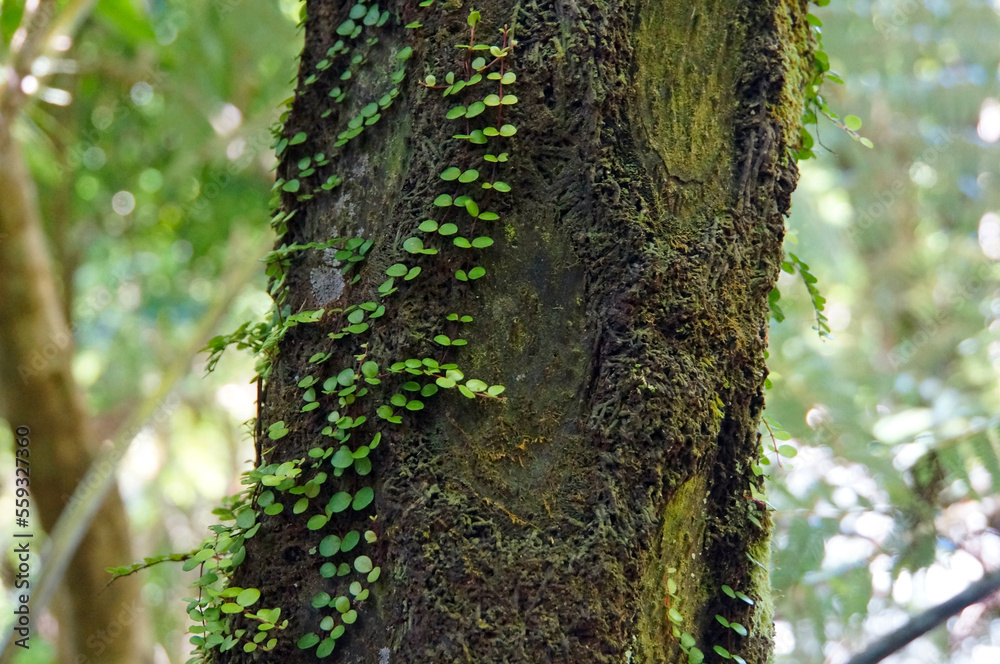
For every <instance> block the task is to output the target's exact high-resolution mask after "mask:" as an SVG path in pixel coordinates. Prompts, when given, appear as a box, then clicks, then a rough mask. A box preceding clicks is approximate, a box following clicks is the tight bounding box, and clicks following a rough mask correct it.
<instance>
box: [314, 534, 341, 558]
mask: <svg viewBox="0 0 1000 664" xmlns="http://www.w3.org/2000/svg"><path fill="white" fill-rule="evenodd" d="M338 551H340V538H339V537H337V536H336V535H327V536H326V537H324V538H323V541H322V542H320V543H319V553H320V555H322V556H327V557H329V556H332V555H335V554H336V553H337V552H338Z"/></svg>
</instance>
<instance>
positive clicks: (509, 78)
mask: <svg viewBox="0 0 1000 664" xmlns="http://www.w3.org/2000/svg"><path fill="white" fill-rule="evenodd" d="M516 80H517V74H515V73H514V72H512V71H509V72H507V73H506V74H504V75H503V77H502V78H501V79H500V85H510V84H511V83H513V82H514V81H516Z"/></svg>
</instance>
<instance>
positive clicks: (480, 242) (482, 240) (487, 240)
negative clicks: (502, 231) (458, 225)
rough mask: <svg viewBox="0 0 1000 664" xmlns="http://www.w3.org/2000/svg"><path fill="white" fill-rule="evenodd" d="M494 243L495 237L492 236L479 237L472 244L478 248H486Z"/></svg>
mask: <svg viewBox="0 0 1000 664" xmlns="http://www.w3.org/2000/svg"><path fill="white" fill-rule="evenodd" d="M492 245H493V238H491V237H485V236H484V237H477V238H476V239H474V240H473V241H472V246H473V247H475V248H476V249H485V248H486V247H489V246H492Z"/></svg>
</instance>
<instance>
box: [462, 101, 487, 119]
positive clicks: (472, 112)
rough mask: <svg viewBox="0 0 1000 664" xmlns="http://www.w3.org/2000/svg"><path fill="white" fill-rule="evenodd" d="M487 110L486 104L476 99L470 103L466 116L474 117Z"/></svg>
mask: <svg viewBox="0 0 1000 664" xmlns="http://www.w3.org/2000/svg"><path fill="white" fill-rule="evenodd" d="M485 110H486V104H484V103H483V102H481V101H474V102H472V103H471V104H469V108H468V110H466V111H465V117H467V118H474V117H476V116H477V115H480V114H481V113H482V112H483V111H485Z"/></svg>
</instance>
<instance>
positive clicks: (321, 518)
mask: <svg viewBox="0 0 1000 664" xmlns="http://www.w3.org/2000/svg"><path fill="white" fill-rule="evenodd" d="M329 520H330V517H328V516H327V515H325V514H317V515H315V516H312V517H310V518H309V521H308V522H307V523H306V528H308V529H309V530H319V529H320V528H322V527H323V526H325V525H326V522H327V521H329Z"/></svg>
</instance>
